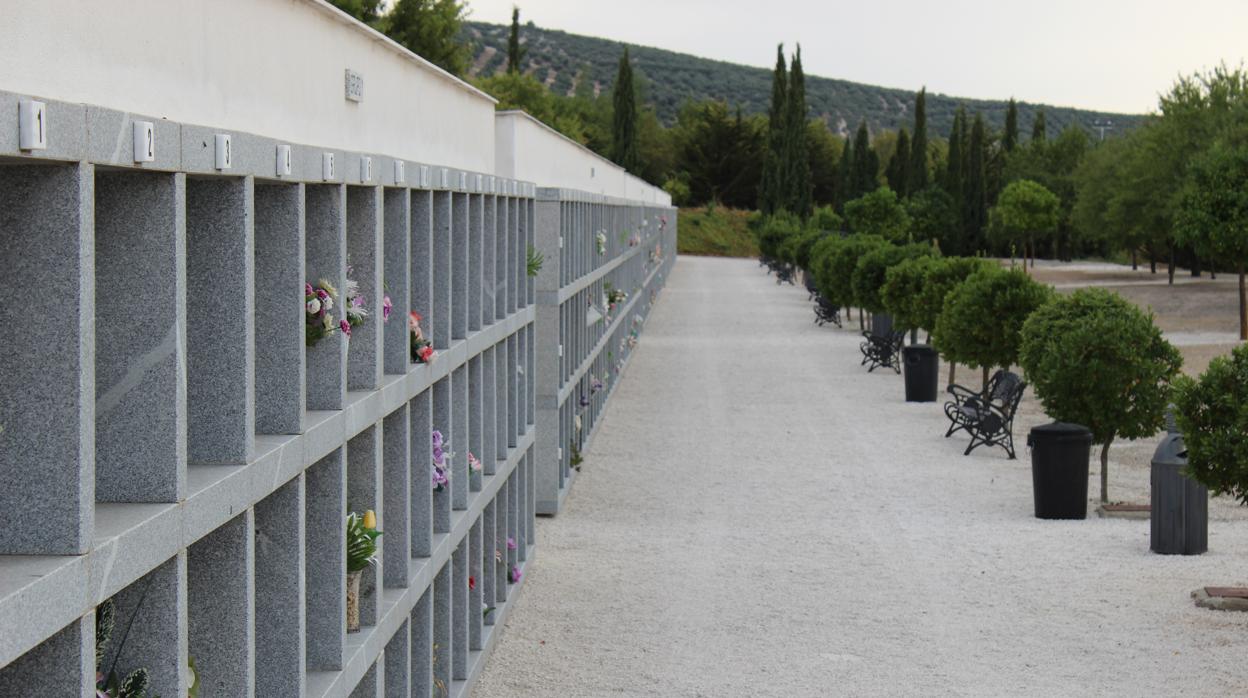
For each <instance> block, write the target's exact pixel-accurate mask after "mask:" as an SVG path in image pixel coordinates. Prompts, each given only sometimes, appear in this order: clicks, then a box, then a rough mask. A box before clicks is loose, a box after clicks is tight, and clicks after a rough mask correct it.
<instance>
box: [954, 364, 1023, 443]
mask: <svg viewBox="0 0 1248 698" xmlns="http://www.w3.org/2000/svg"><path fill="white" fill-rule="evenodd" d="M987 387H988V390H987V395H988V399H987V400H985V399H984V393H982V392H980V391H975V390H971V389H970V388H967V387H965V386H961V385H951V386H949V394H950V395H952V396H953V399H952V400H950V401H948V402H946V403H945V416H946V417H948V418H949V430H948V431H946V432H945V436H946V437H949V436H952V435H953V433H954V432H957V431H966V433H968V434H970V435H971V443H969V444H968V445H967V447H966V451H965V452H964V455H970V453H971V451H973V450H975V449H976V448H978V447H980V446H1000V447H1001V448H1004V449H1005V452H1006V453H1007V454H1008V455H1009V457H1010V458H1011V459H1013V458H1014V414H1015V413H1016V412H1017V411H1018V404H1019V402H1021V401H1022V399H1023V391H1024V390H1026V389H1027V383H1026V382H1024V381H1023V379H1022V378H1020V377H1019V376H1018V374H1016V373H1013V372H1010V371H1006V370H999V371H997V372H996V373H994V374H992V378H990V379H988V386H987Z"/></svg>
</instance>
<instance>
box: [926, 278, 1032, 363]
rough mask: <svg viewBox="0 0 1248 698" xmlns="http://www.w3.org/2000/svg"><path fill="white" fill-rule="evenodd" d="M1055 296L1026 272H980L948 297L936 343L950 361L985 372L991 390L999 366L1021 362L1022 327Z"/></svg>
mask: <svg viewBox="0 0 1248 698" xmlns="http://www.w3.org/2000/svg"><path fill="white" fill-rule="evenodd" d="M1052 296H1053V291H1052V290H1051V289H1050V288H1049V287H1048V286H1044V285H1042V284H1040V283H1037V282H1035V281H1033V280H1032V279H1031V277H1029V276H1027V275H1026V274H1024V273H1023V272H1022V271H1004V270H1002V269H1000V268H997V267H987V268H984V269H981V270H979V271H977V272H975V273H974V274H971V275H970V276H968V277H967V278H966V280H965V281H963V282H962V283H961V284H959V285H958V286H956V287H955V288H954V289H953V290H952V291H950V292H949V295H948V296H946V297H945V303H944V306H943V307H942V308H941V311H940V318H939V319H938V320H937V321H936V329H935V331H933V332H932V341H933V342H934V343H935V345H936V348H937V349H939V350H940V353H942V354H944V355H945V356H946V357H947V358H948V359H949V360H950V361H957V362H958V363H962V364H966V365H968V366H971V367H975V366H978V367H980V368H981V369H983V374H984V382H983V385H987V384H988V373H989V371H990V370H991V369H992V368H993V367H994V366H1001V367H1003V368H1008V367H1010V366H1013V365H1014V363H1015V362H1016V361H1017V360H1018V348H1019V345H1020V344H1021V342H1022V337H1021V330H1022V328H1023V323H1024V322H1025V321H1026V320H1027V317H1028V316H1029V315H1031V314H1032V313H1033V312H1035V311H1036V309H1037V308H1039V307H1040V306H1042V305H1044V304H1045V303H1047V302H1048V301H1049V300H1050V299H1051V298H1052Z"/></svg>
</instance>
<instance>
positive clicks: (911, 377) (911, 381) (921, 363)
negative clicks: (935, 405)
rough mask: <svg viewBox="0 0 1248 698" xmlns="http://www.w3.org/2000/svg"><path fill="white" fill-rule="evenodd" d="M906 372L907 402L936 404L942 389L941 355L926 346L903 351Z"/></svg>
mask: <svg viewBox="0 0 1248 698" xmlns="http://www.w3.org/2000/svg"><path fill="white" fill-rule="evenodd" d="M901 363H902V365H903V366H904V367H905V372H906V402H936V393H937V392H939V388H940V354H939V353H938V352H937V351H936V350H935V349H933V348H932V347H929V346H928V345H926V344H912V345H910V346H908V347H905V348H903V349H902V350H901Z"/></svg>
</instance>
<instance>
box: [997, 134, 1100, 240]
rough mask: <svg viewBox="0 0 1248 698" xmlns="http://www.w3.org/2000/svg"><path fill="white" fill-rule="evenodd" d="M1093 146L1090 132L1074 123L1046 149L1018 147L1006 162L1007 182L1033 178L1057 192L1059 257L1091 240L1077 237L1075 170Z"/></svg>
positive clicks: (1003, 176) (1005, 173) (1004, 171)
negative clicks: (1077, 244) (1074, 211)
mask: <svg viewBox="0 0 1248 698" xmlns="http://www.w3.org/2000/svg"><path fill="white" fill-rule="evenodd" d="M1089 147H1090V143H1089V141H1088V134H1087V131H1085V130H1084V129H1083V128H1081V127H1078V126H1072V127H1067V128H1066V129H1065V130H1063V131H1062V132H1061V133H1060V134H1058V136H1057V138H1056V139H1054V140H1052V141H1050V142H1049V143H1048V145H1047V146H1045V147H1043V148H1038V147H1037V148H1032V147H1026V148H1015V149H1014V152H1012V153H1010V154H1009V156H1008V158H1006V161H1005V167H1004V170H1003V173H1002V179H1003V181H1004V182H1005V183H1007V184H1008V183H1010V182H1014V181H1017V180H1020V179H1030V180H1032V181H1035V182H1037V183H1039V184H1041V185H1043V186H1044V187H1045V188H1046V189H1048V190H1049V191H1051V192H1053V193H1054V194H1056V195H1057V197H1058V201H1059V208H1058V220H1057V227H1056V229H1055V231H1054V233H1055V235H1054V237H1053V243H1054V250H1053V252H1054V255H1055V256H1062V254H1063V252H1065V254H1072V253H1073V251H1074V247H1075V244H1076V242H1078V243H1080V244H1082V243H1084V242H1087V241H1088V240H1087V239H1085V240H1081V241H1076V240H1075V236H1074V224H1073V222H1072V221H1073V218H1072V216H1073V209H1074V206H1075V200H1076V198H1077V190H1076V187H1075V172H1076V171H1077V170H1078V168H1079V165H1080V163H1081V162H1083V159H1084V157H1085V155H1086V154H1087V152H1088V149H1089ZM1033 252H1035V251H1034V250H1033Z"/></svg>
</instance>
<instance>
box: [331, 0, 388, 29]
mask: <svg viewBox="0 0 1248 698" xmlns="http://www.w3.org/2000/svg"><path fill="white" fill-rule="evenodd" d="M381 2H382V0H329V4H331V5H333V6H334V7H337V8H338V9H340V10H342V11H343V12H346V13H347V14H349V15H351V16H352V17H354V18H356V19H358V20H360V21H361V22H363V23H365V24H368V25H373V24H376V23H377V20H378V19H380V18H381Z"/></svg>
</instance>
